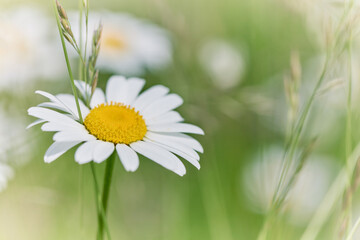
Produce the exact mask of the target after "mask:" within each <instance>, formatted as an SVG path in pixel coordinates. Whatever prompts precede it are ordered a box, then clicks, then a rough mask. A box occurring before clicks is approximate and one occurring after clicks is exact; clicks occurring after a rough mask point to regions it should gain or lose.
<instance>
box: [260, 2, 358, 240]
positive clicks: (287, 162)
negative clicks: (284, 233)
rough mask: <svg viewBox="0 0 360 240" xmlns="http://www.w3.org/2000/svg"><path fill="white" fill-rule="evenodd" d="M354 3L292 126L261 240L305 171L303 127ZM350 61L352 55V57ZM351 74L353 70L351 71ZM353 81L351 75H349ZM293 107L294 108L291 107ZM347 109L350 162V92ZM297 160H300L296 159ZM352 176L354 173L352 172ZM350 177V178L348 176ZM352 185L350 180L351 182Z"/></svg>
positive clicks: (331, 40) (331, 39)
mask: <svg viewBox="0 0 360 240" xmlns="http://www.w3.org/2000/svg"><path fill="white" fill-rule="evenodd" d="M351 7H352V4H351V3H350V5H348V6H345V8H344V11H343V14H342V16H341V18H340V20H339V22H338V25H337V27H336V29H335V31H334V33H333V35H332V36H330V35H328V36H327V38H326V56H325V62H324V65H323V68H322V71H321V74H320V76H319V78H318V80H317V82H316V84H315V87H314V88H313V90H312V93H311V95H310V97H309V98H308V100H307V102H306V104H305V106H304V107H303V110H302V111H301V113H300V115H299V117H298V120H297V121H296V123H295V124H293V123H290V124H291V125H290V126H294V127H290V128H288V129H290V133H289V134H288V135H287V138H286V144H285V151H284V157H283V166H282V168H281V173H280V177H279V180H278V184H277V187H276V190H275V192H274V195H273V199H272V203H271V206H270V210H269V214H268V216H267V218H266V219H265V224H264V226H263V229H262V230H261V232H260V234H259V237H258V239H259V240H260V239H267V237H268V231H269V229H270V228H271V225H272V223H271V222H272V221H274V219H276V216H277V214H278V213H279V211H280V209H282V206H283V203H284V201H285V199H286V196H287V194H288V192H289V191H290V189H291V188H292V186H293V184H294V182H295V181H296V177H297V175H298V174H299V172H300V171H301V170H302V166H303V163H304V162H303V161H304V160H301V158H297V157H296V155H297V150H298V149H299V142H300V139H301V137H302V134H303V131H304V128H305V126H306V120H307V118H308V117H309V114H310V112H311V108H312V105H313V104H314V101H315V99H316V96H318V94H319V90H320V88H321V86H322V85H323V82H324V80H325V77H326V74H327V73H328V70H329V67H330V64H331V61H332V58H333V57H334V56H336V54H337V53H338V52H341V51H342V49H343V48H342V47H341V46H340V44H341V40H342V34H340V33H341V31H342V30H343V25H344V21H345V20H346V19H347V17H348V15H349V12H350V10H351ZM348 51H351V46H349V49H348ZM349 58H350V59H351V55H349ZM350 71H351V69H350ZM350 80H351V75H350ZM348 87H349V91H351V87H352V86H351V83H349V86H348ZM290 107H293V106H292V105H290ZM347 109H348V117H347V135H346V148H347V149H346V151H347V159H349V157H348V156H349V154H350V152H351V149H352V146H351V145H352V143H351V141H352V140H351V138H352V137H351V93H350V94H349V95H348V99H347ZM296 159H297V160H296ZM347 165H348V167H347V169H348V170H347V172H348V173H349V172H350V170H351V169H353V168H352V167H350V166H349V163H348V164H347ZM291 169H295V171H292V172H290V171H291ZM351 175H352V173H351ZM348 176H350V175H349V174H348ZM348 182H349V181H348ZM348 186H349V185H348Z"/></svg>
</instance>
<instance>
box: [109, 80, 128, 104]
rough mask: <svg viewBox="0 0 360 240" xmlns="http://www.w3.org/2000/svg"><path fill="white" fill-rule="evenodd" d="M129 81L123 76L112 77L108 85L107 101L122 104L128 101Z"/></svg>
mask: <svg viewBox="0 0 360 240" xmlns="http://www.w3.org/2000/svg"><path fill="white" fill-rule="evenodd" d="M126 91H127V81H126V78H125V77H123V76H118V75H117V76H112V77H110V78H109V81H108V83H107V85H106V100H107V102H108V103H110V102H119V103H122V102H123V101H124V99H126Z"/></svg>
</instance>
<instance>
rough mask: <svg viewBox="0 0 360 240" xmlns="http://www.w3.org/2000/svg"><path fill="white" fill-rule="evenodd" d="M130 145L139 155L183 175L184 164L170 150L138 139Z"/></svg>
mask: <svg viewBox="0 0 360 240" xmlns="http://www.w3.org/2000/svg"><path fill="white" fill-rule="evenodd" d="M130 147H131V148H132V149H134V150H135V151H136V152H138V153H140V154H141V155H143V156H145V157H147V158H149V159H151V160H153V161H154V162H156V163H158V164H159V165H161V166H163V167H164V168H166V169H169V170H171V171H173V172H175V173H176V174H178V175H180V176H183V175H184V174H185V173H186V169H185V166H184V164H183V163H182V162H181V161H180V160H179V159H178V158H177V157H176V156H175V155H174V154H172V153H171V152H169V151H167V150H165V149H164V148H161V147H159V146H157V145H155V144H153V143H149V142H143V141H138V142H134V143H131V144H130Z"/></svg>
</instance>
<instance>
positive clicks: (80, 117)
mask: <svg viewBox="0 0 360 240" xmlns="http://www.w3.org/2000/svg"><path fill="white" fill-rule="evenodd" d="M54 10H55V16H56V23H57V26H58V29H59V34H60V39H61V44H62V48H63V51H64V56H65V60H66V66H67V69H68V72H69V77H70V84H71V88H72V91H73V94H74V97H75V102H76V108H77V111H78V114H79V119H80V122H81V123H82V122H84V120H83V118H82V115H81V110H80V104H79V98H78V94H77V90H76V87H75V82H74V76H73V73H72V70H71V65H70V60H69V56H68V53H67V50H66V45H65V39H64V35H63V32H62V29H61V23H60V18H59V14H58V12H57V7H56V2H55V1H54Z"/></svg>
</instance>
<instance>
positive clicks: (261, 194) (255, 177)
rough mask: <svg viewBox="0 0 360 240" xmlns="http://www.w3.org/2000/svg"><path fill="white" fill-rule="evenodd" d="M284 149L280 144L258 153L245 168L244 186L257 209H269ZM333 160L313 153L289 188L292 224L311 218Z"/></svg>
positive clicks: (286, 209) (322, 192)
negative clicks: (292, 185) (290, 188)
mask: <svg viewBox="0 0 360 240" xmlns="http://www.w3.org/2000/svg"><path fill="white" fill-rule="evenodd" d="M282 159H283V150H282V148H280V147H278V146H272V147H270V148H268V149H266V150H265V151H264V152H263V153H262V154H258V155H257V156H256V157H255V159H254V161H253V162H251V163H250V164H249V165H248V166H247V167H246V168H245V172H244V181H243V183H244V187H245V188H244V189H245V191H246V195H247V197H248V200H249V203H250V204H251V207H252V209H253V210H254V211H256V212H259V213H266V212H267V211H268V210H269V207H270V203H271V200H272V197H273V194H274V192H275V189H276V186H277V183H278V180H279V176H280V172H281V167H282V162H283V160H282ZM331 163H332V161H331V160H329V159H327V158H325V157H322V156H313V157H310V158H309V159H308V160H307V162H306V164H305V166H304V168H303V169H302V171H301V172H300V175H299V176H298V179H297V181H296V183H295V185H294V187H293V188H292V190H291V191H290V192H289V195H288V197H287V199H286V203H285V213H286V216H287V218H288V220H289V221H290V222H291V223H293V224H303V223H305V222H306V221H308V220H309V219H310V217H311V216H312V214H313V213H314V211H315V210H316V209H317V207H318V205H319V204H320V202H321V200H322V199H323V197H324V195H325V193H326V191H327V189H328V187H329V184H330V181H331V176H332V171H333V166H332V164H331Z"/></svg>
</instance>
